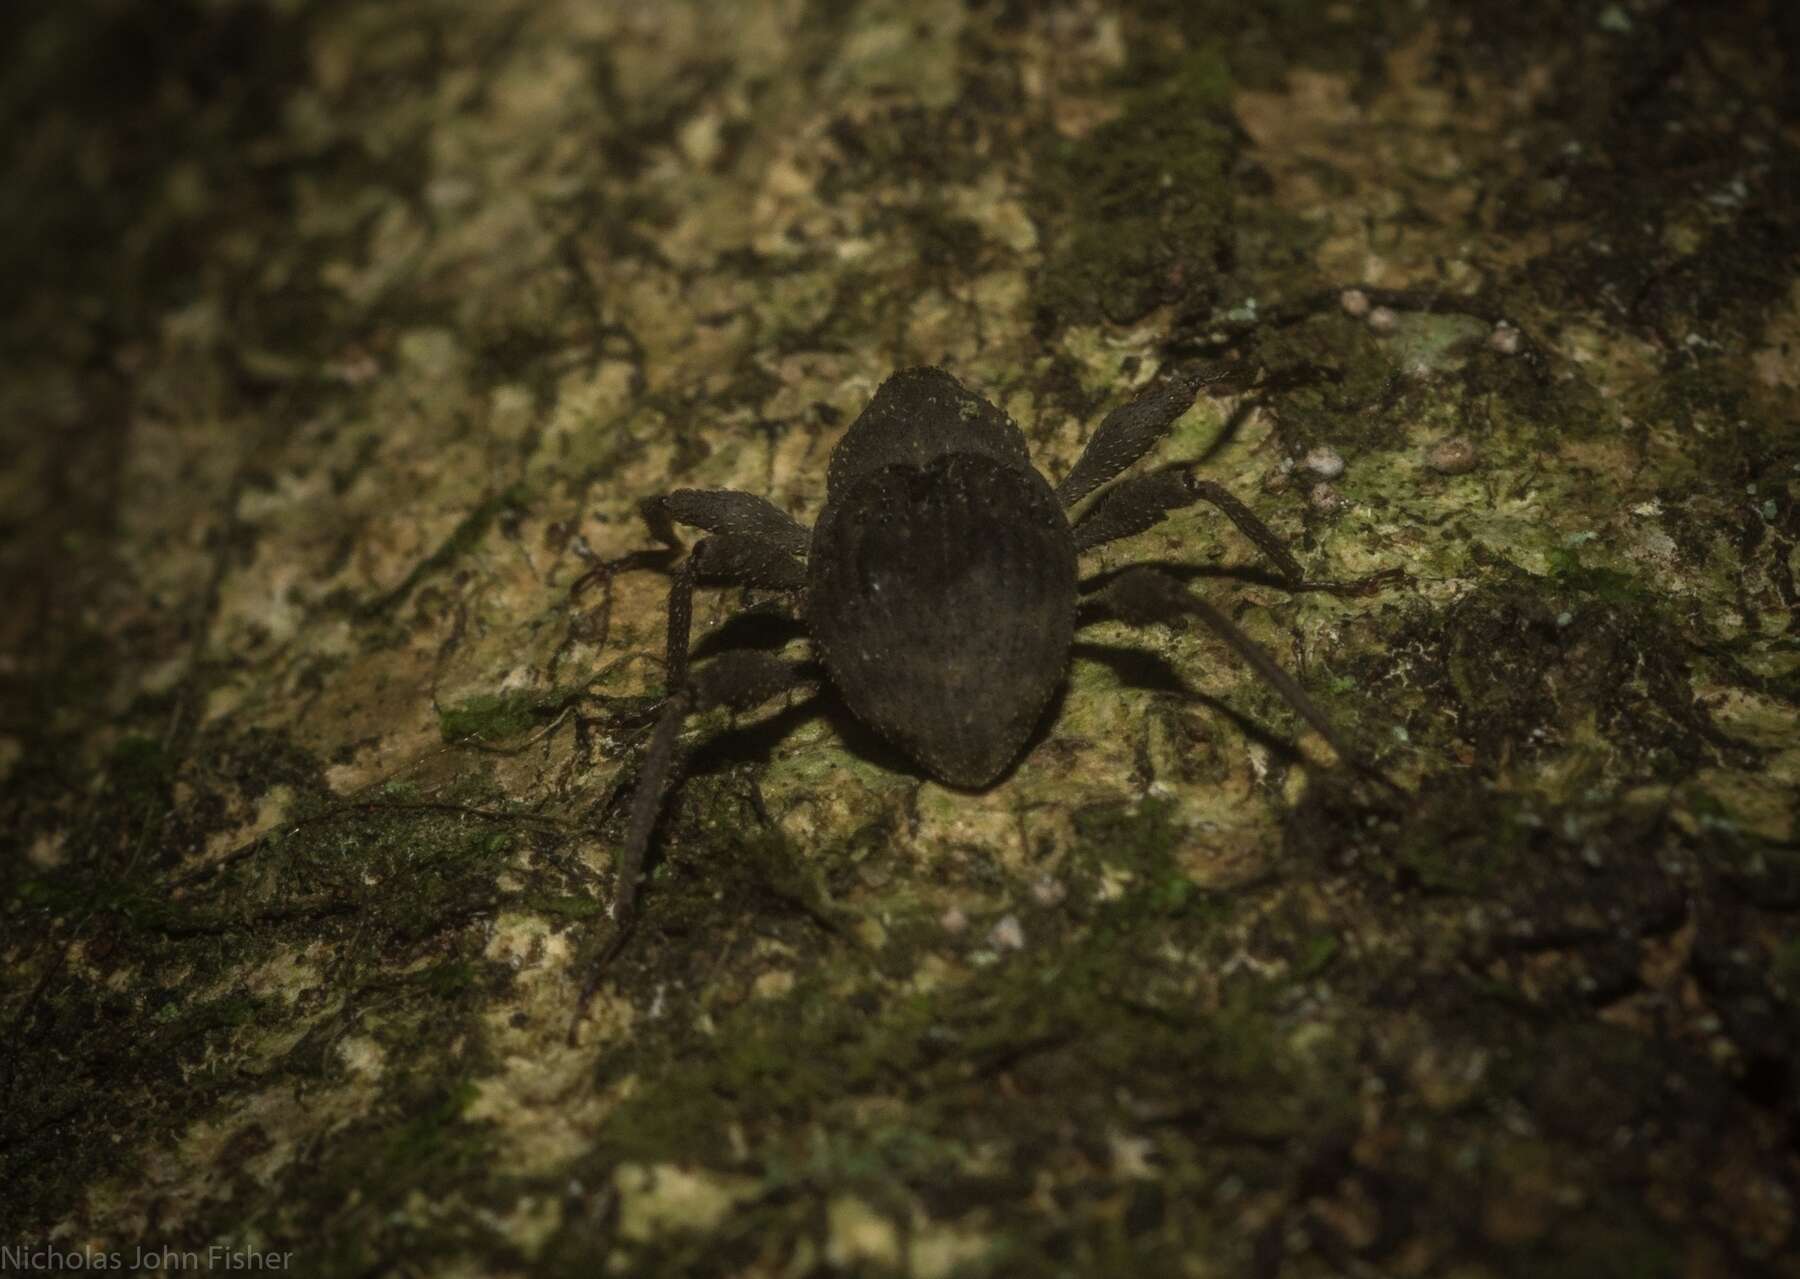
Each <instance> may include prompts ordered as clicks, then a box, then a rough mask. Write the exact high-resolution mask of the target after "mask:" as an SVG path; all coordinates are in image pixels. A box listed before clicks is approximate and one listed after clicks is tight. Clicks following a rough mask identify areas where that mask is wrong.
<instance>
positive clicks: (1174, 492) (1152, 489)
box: [1075, 462, 1305, 586]
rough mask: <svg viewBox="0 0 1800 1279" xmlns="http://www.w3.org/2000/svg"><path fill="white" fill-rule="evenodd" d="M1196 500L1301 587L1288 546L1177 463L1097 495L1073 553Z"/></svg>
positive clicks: (1082, 521)
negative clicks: (1217, 512) (1216, 512)
mask: <svg viewBox="0 0 1800 1279" xmlns="http://www.w3.org/2000/svg"><path fill="white" fill-rule="evenodd" d="M1195 502H1210V503H1212V505H1214V506H1216V507H1218V508H1219V509H1220V510H1221V511H1223V512H1224V513H1225V515H1226V518H1228V519H1229V520H1230V521H1231V522H1232V523H1233V524H1235V525H1237V526H1238V530H1239V531H1240V532H1241V533H1243V535H1244V536H1245V537H1247V538H1249V539H1250V540H1251V541H1252V542H1255V543H1256V546H1257V549H1258V550H1260V551H1262V553H1263V554H1264V555H1266V556H1268V557H1269V559H1270V560H1271V561H1272V562H1273V563H1274V565H1275V567H1276V568H1277V569H1279V570H1280V571H1281V575H1282V576H1283V577H1285V578H1287V579H1288V582H1289V584H1290V585H1294V586H1298V585H1300V583H1301V581H1302V579H1303V578H1304V577H1305V574H1304V573H1303V572H1302V571H1301V568H1300V563H1299V561H1298V560H1296V559H1295V558H1294V557H1293V555H1292V554H1291V553H1290V552H1289V551H1288V548H1287V544H1286V543H1285V542H1283V541H1282V540H1281V539H1280V538H1279V537H1277V536H1276V535H1275V532H1274V530H1273V529H1271V528H1270V527H1269V526H1268V525H1267V524H1264V523H1263V522H1262V521H1261V520H1259V519H1257V518H1256V515H1255V513H1254V512H1252V511H1251V509H1250V508H1249V507H1247V506H1245V505H1244V504H1243V503H1242V502H1240V501H1238V500H1237V499H1236V498H1235V497H1233V496H1232V495H1231V494H1230V493H1229V492H1228V491H1227V490H1226V489H1225V488H1224V487H1223V486H1222V485H1219V484H1214V483H1213V482H1212V481H1211V480H1202V479H1196V478H1195V477H1194V474H1193V470H1192V468H1191V466H1190V464H1188V463H1181V462H1178V463H1176V464H1175V465H1174V466H1167V467H1164V468H1163V469H1161V470H1159V471H1152V472H1151V473H1150V474H1148V475H1138V476H1133V477H1132V478H1131V479H1128V480H1124V481H1122V482H1121V483H1119V484H1118V485H1117V486H1116V487H1114V488H1112V489H1109V490H1108V491H1107V492H1105V493H1103V494H1101V495H1100V500H1099V501H1098V502H1095V503H1094V505H1093V506H1091V507H1089V508H1088V510H1087V511H1086V512H1084V513H1083V514H1082V516H1081V518H1080V519H1078V520H1077V521H1075V549H1076V551H1077V552H1081V551H1091V550H1092V549H1093V548H1094V547H1096V546H1104V545H1105V544H1106V543H1108V542H1116V541H1118V540H1119V539H1120V538H1122V537H1130V536H1132V535H1133V534H1135V533H1142V532H1143V531H1144V530H1145V529H1148V528H1151V527H1154V526H1155V525H1157V524H1159V523H1161V522H1162V518H1163V516H1165V515H1166V514H1168V513H1169V512H1170V511H1172V510H1174V509H1175V508H1177V507H1181V506H1191V505H1192V504H1193V503H1195Z"/></svg>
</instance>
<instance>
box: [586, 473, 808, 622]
mask: <svg viewBox="0 0 1800 1279" xmlns="http://www.w3.org/2000/svg"><path fill="white" fill-rule="evenodd" d="M638 516H639V518H640V519H642V520H643V521H644V527H645V528H647V529H648V530H649V532H650V536H651V537H653V538H655V539H656V540H657V541H658V542H660V543H661V545H660V546H657V547H653V548H651V549H648V550H642V551H631V552H628V553H627V554H624V555H621V556H618V557H617V558H616V559H610V560H601V561H599V562H598V563H596V564H594V565H593V566H592V567H590V568H589V569H588V571H587V572H585V573H583V574H582V575H581V576H580V577H578V578H576V579H575V581H574V582H573V583H572V584H571V585H570V586H569V594H570V595H571V596H576V595H580V594H581V593H582V592H583V591H585V590H587V589H588V587H590V586H592V585H593V584H594V583H596V582H598V583H600V587H601V599H600V608H601V616H602V617H603V618H610V617H611V615H612V584H613V579H614V578H615V577H617V576H618V575H619V574H621V573H630V572H635V571H637V570H639V569H661V568H667V567H668V566H669V565H670V564H672V563H674V562H675V560H676V558H677V557H679V556H680V555H681V553H682V551H683V550H685V549H686V548H685V547H684V546H683V544H682V541H681V537H680V535H679V534H678V533H676V531H675V525H677V524H690V525H692V526H693V527H695V528H701V529H705V530H706V531H707V532H709V533H718V534H722V535H725V536H729V537H740V536H742V537H755V538H758V539H761V540H762V541H765V542H768V543H770V544H772V545H774V546H776V547H779V548H780V549H781V550H783V551H785V552H786V553H787V554H789V555H805V554H806V544H807V539H808V538H809V537H810V533H809V531H808V530H807V528H806V526H805V525H803V524H801V523H800V522H799V521H798V520H796V519H794V517H793V516H791V515H789V514H788V513H787V512H786V511H783V510H782V509H781V508H780V507H778V506H776V505H775V504H774V503H773V502H770V501H769V500H768V499H766V498H761V497H757V496H756V495H755V494H754V493H741V492H738V491H737V490H735V489H676V490H675V491H674V492H672V493H665V494H662V495H661V496H659V497H647V498H645V499H644V500H643V501H641V502H639V503H638ZM600 629H601V633H602V635H603V636H604V634H605V630H606V627H605V624H604V623H603V624H602V625H601V628H600Z"/></svg>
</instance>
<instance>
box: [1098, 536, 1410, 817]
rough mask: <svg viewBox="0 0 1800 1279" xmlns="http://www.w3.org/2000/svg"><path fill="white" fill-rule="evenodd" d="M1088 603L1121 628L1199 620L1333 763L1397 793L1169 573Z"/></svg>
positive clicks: (1121, 581)
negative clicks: (1313, 735) (1306, 728)
mask: <svg viewBox="0 0 1800 1279" xmlns="http://www.w3.org/2000/svg"><path fill="white" fill-rule="evenodd" d="M1090 599H1091V602H1092V603H1094V604H1097V605H1099V607H1100V610H1101V611H1102V613H1103V615H1105V616H1108V617H1112V618H1115V619H1117V620H1118V621H1121V622H1124V623H1125V624H1126V625H1127V626H1149V625H1153V624H1157V623H1160V624H1163V625H1168V626H1174V625H1178V624H1179V623H1181V622H1182V621H1183V620H1185V619H1186V618H1187V617H1190V616H1192V617H1197V618H1199V619H1200V620H1201V621H1202V622H1204V623H1205V624H1206V625H1207V626H1208V627H1209V628H1210V629H1211V630H1212V631H1213V633H1214V634H1216V635H1217V636H1218V637H1219V638H1220V639H1222V640H1224V641H1225V643H1226V644H1227V645H1228V646H1229V647H1230V648H1231V650H1232V652H1234V653H1236V654H1237V655H1238V656H1239V657H1240V658H1242V659H1243V662H1244V664H1245V665H1246V666H1248V667H1249V668H1250V669H1251V670H1253V671H1255V672H1256V674H1257V675H1258V676H1259V677H1260V678H1261V679H1262V680H1263V682H1264V683H1266V684H1267V685H1268V686H1269V687H1270V688H1272V689H1274V690H1275V691H1276V692H1277V693H1279V694H1280V695H1281V697H1282V700H1283V701H1285V702H1287V704H1288V705H1289V706H1291V707H1293V708H1294V710H1295V711H1296V712H1298V714H1299V715H1300V718H1302V719H1304V720H1305V721H1306V722H1307V723H1308V724H1310V725H1312V726H1313V728H1314V729H1316V730H1317V731H1318V734H1319V736H1321V737H1323V738H1324V739H1325V741H1326V743H1327V744H1328V745H1329V746H1330V747H1331V749H1332V750H1334V751H1336V752H1337V756H1338V758H1339V759H1341V760H1343V761H1344V763H1346V764H1348V765H1349V766H1350V767H1352V768H1354V769H1356V770H1357V771H1358V772H1360V773H1362V774H1364V775H1365V776H1367V777H1370V778H1372V779H1374V780H1375V781H1378V782H1380V783H1381V784H1382V785H1383V786H1386V787H1388V788H1389V789H1390V790H1394V791H1399V789H1400V788H1399V787H1398V786H1397V785H1395V783H1394V782H1393V781H1392V780H1390V779H1389V778H1388V776H1387V775H1386V774H1385V773H1383V772H1382V771H1381V770H1380V769H1379V768H1377V767H1376V766H1375V765H1374V764H1372V763H1370V762H1369V760H1368V757H1367V756H1366V755H1364V754H1363V752H1362V751H1360V750H1359V749H1357V747H1356V746H1355V745H1354V744H1352V743H1351V741H1350V740H1349V739H1348V738H1347V737H1345V736H1344V734H1343V733H1341V732H1339V731H1338V729H1337V726H1336V725H1334V724H1333V723H1332V722H1331V720H1330V718H1329V717H1328V716H1327V715H1326V714H1325V712H1324V711H1323V710H1321V709H1320V708H1319V705H1318V703H1317V702H1315V701H1313V700H1312V698H1310V697H1308V696H1307V695H1306V690H1305V689H1303V688H1301V687H1300V685H1299V683H1298V682H1297V681H1296V680H1295V679H1294V677H1293V676H1292V675H1289V674H1288V673H1287V672H1286V671H1284V670H1282V669H1281V666H1280V665H1279V664H1278V663H1277V662H1276V661H1275V659H1274V658H1273V657H1271V656H1269V654H1268V653H1267V652H1265V651H1264V650H1263V648H1262V646H1261V645H1259V644H1258V643H1257V642H1256V641H1255V640H1253V639H1251V638H1250V637H1249V636H1248V635H1246V634H1244V632H1243V631H1242V630H1240V629H1239V628H1238V625H1237V623H1235V622H1233V621H1232V620H1231V619H1230V618H1229V617H1227V616H1225V614H1224V613H1222V612H1220V611H1219V610H1218V609H1216V608H1214V607H1213V606H1212V605H1211V604H1209V603H1208V602H1207V601H1206V600H1204V599H1202V598H1201V597H1200V596H1199V595H1197V594H1195V593H1194V592H1193V591H1190V590H1189V589H1188V588H1187V587H1186V586H1184V585H1183V584H1182V583H1181V582H1180V581H1179V580H1177V579H1176V578H1174V577H1173V576H1171V575H1170V574H1168V573H1165V572H1162V571H1160V570H1158V569H1154V568H1143V567H1140V568H1131V569H1126V570H1125V571H1124V572H1123V573H1120V574H1119V575H1118V576H1117V577H1114V578H1112V579H1111V580H1110V581H1108V582H1107V583H1106V585H1105V586H1104V587H1103V588H1102V589H1101V590H1100V591H1098V592H1097V593H1096V594H1095V595H1093V596H1092V597H1090Z"/></svg>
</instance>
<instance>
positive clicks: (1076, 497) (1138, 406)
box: [1056, 365, 1229, 510]
mask: <svg viewBox="0 0 1800 1279" xmlns="http://www.w3.org/2000/svg"><path fill="white" fill-rule="evenodd" d="M1228 371H1229V370H1228V369H1227V368H1224V367H1219V368H1214V369H1207V368H1202V367H1200V366H1198V365H1189V366H1187V367H1185V368H1181V369H1177V370H1176V371H1175V372H1174V373H1173V374H1171V375H1170V376H1169V378H1168V379H1167V380H1166V381H1163V382H1159V383H1157V384H1156V385H1155V386H1152V387H1151V388H1150V389H1149V390H1147V391H1145V392H1144V393H1143V394H1142V395H1140V396H1138V397H1137V399H1135V400H1133V401H1131V403H1129V404H1123V405H1120V406H1119V407H1118V408H1116V409H1114V410H1113V411H1112V412H1111V413H1108V414H1107V415H1106V417H1105V418H1104V419H1103V420H1102V421H1101V423H1100V427H1099V429H1098V430H1096V431H1095V432H1094V434H1093V438H1092V439H1090V440H1088V442H1087V447H1086V448H1085V449H1083V450H1082V451H1081V456H1080V457H1079V458H1077V459H1076V460H1075V465H1074V467H1073V468H1072V469H1071V470H1070V471H1069V473H1068V474H1067V475H1066V476H1064V477H1063V482H1062V483H1061V484H1058V485H1057V486H1056V500H1057V501H1059V502H1061V503H1062V504H1063V509H1065V510H1067V509H1068V508H1069V507H1071V506H1073V505H1075V503H1077V502H1079V501H1080V500H1081V499H1082V498H1084V497H1086V496H1087V495H1088V494H1089V493H1092V492H1093V491H1094V490H1095V489H1097V488H1099V487H1100V486H1101V485H1102V484H1104V483H1106V482H1107V481H1108V480H1110V479H1112V477H1113V476H1115V475H1117V474H1118V473H1119V472H1120V471H1123V470H1124V469H1125V468H1126V467H1128V466H1130V465H1131V464H1132V463H1133V462H1135V461H1137V460H1138V459H1139V458H1141V457H1143V456H1144V454H1146V453H1148V452H1149V451H1150V450H1151V449H1152V448H1153V447H1155V445H1156V442H1157V441H1158V440H1160V439H1162V438H1163V436H1165V435H1167V434H1168V433H1169V428H1170V427H1172V426H1174V425H1175V419H1177V418H1179V417H1180V416H1181V415H1182V414H1183V413H1186V412H1187V411H1188V409H1189V407H1191V406H1192V405H1193V403H1194V397H1195V396H1196V395H1198V394H1199V393H1200V388H1201V387H1202V386H1205V385H1206V384H1207V383H1209V382H1219V381H1223V380H1224V378H1225V377H1226V375H1227V373H1228Z"/></svg>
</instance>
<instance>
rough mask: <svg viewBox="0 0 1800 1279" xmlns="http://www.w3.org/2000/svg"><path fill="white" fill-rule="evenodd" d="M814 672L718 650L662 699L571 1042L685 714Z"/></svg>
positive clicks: (600, 970)
mask: <svg viewBox="0 0 1800 1279" xmlns="http://www.w3.org/2000/svg"><path fill="white" fill-rule="evenodd" d="M816 677H817V673H816V671H815V669H814V668H813V666H812V665H811V664H810V663H807V662H787V661H782V660H781V659H780V658H777V657H772V656H770V655H769V654H767V653H755V652H745V651H738V652H730V653H721V654H720V655H719V656H718V657H716V658H714V659H713V660H712V661H711V662H709V663H707V664H706V665H705V666H703V667H701V668H700V669H699V670H698V671H697V672H696V673H695V675H694V678H693V680H692V681H691V682H690V683H688V684H687V685H686V686H684V687H683V688H681V689H680V690H679V691H677V692H676V693H675V694H674V695H673V696H671V697H670V698H669V700H668V702H667V703H665V704H664V706H663V710H662V714H661V716H660V717H658V719H657V721H656V728H655V730H654V731H653V732H652V733H651V735H650V745H649V747H648V749H647V750H646V751H645V752H644V762H643V765H642V767H641V768H640V769H639V771H638V778H637V784H636V786H635V788H634V789H633V790H632V793H631V815H630V818H629V821H628V823H627V825H626V828H625V843H624V846H623V847H622V848H621V849H620V851H619V861H618V874H619V884H618V893H617V895H616V896H615V897H614V899H613V904H612V911H611V914H612V925H613V927H612V934H611V936H609V937H608V938H607V939H606V940H605V942H604V943H603V944H601V945H600V946H599V947H598V950H597V951H596V953H595V955H594V957H593V959H592V961H591V962H590V964H589V967H588V974H587V978H586V980H585V981H584V982H583V983H582V987H581V996H580V998H579V1000H578V1001H577V1003H576V1005H575V1018H574V1020H573V1021H572V1022H571V1023H570V1025H569V1040H570V1042H571V1043H573V1042H574V1039H575V1033H576V1030H577V1028H578V1027H579V1026H580V1024H581V1019H582V1017H583V1016H584V1015H585V1014H586V1012H587V1006H588V1004H589V1002H591V1001H592V999H593V997H594V992H595V991H596V990H597V989H599V986H600V979H601V977H602V975H603V974H604V973H605V971H606V968H607V965H609V964H610V963H611V962H612V961H613V959H614V958H615V957H616V956H617V955H618V953H619V951H620V949H621V948H623V946H624V944H625V942H626V940H627V938H629V937H630V935H631V928H632V925H633V924H635V923H636V922H637V919H636V905H637V895H638V885H639V881H640V880H641V879H642V878H643V873H644V857H645V855H646V854H647V853H648V852H649V850H650V836H651V833H652V832H653V831H654V830H655V829H656V817H657V814H658V813H659V812H661V810H662V805H663V799H664V797H665V796H666V794H667V791H668V784H669V775H670V773H671V772H672V771H673V768H674V763H675V753H676V752H675V744H676V740H677V738H678V737H679V736H680V733H681V726H682V725H683V724H684V723H686V722H687V719H688V717H689V716H690V715H696V714H700V713H702V712H704V711H709V710H712V709H713V708H714V707H717V706H726V707H729V708H730V709H731V710H733V711H747V710H751V709H753V708H755V707H757V706H760V705H761V704H762V703H764V702H767V701H769V700H771V699H772V698H775V697H777V696H779V695H780V694H782V693H785V692H787V691H788V690H790V689H793V688H799V687H803V686H805V685H807V684H810V683H811V682H813V680H814V679H815V678H816Z"/></svg>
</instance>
